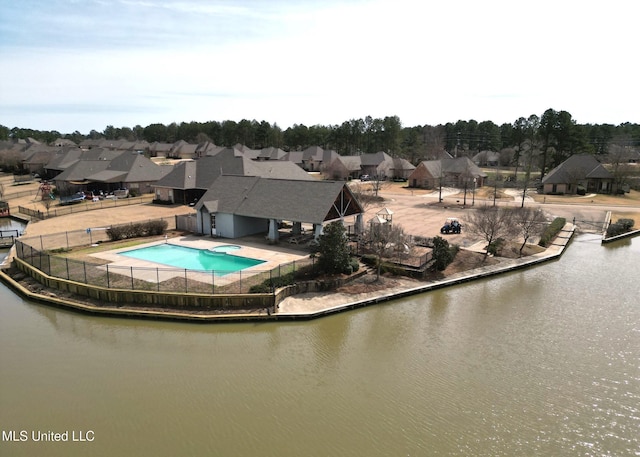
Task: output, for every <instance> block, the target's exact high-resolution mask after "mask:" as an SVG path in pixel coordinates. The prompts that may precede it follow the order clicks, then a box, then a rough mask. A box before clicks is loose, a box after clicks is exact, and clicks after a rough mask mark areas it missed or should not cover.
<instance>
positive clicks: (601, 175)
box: [542, 154, 614, 194]
mask: <svg viewBox="0 0 640 457" xmlns="http://www.w3.org/2000/svg"><path fill="white" fill-rule="evenodd" d="M613 181H614V179H613V175H612V174H611V172H610V171H609V170H607V169H606V168H605V167H604V166H602V164H601V163H600V162H598V160H597V159H596V158H595V157H594V156H592V155H589V154H575V155H572V156H571V157H569V158H568V159H567V160H565V161H564V162H562V163H561V164H560V165H558V166H557V167H556V168H554V169H553V170H551V171H550V172H549V173H548V174H547V175H546V176H545V177H544V178H543V179H542V192H543V193H545V194H576V193H578V191H579V190H580V189H582V190H584V191H585V192H595V193H611V192H612V191H614V189H613Z"/></svg>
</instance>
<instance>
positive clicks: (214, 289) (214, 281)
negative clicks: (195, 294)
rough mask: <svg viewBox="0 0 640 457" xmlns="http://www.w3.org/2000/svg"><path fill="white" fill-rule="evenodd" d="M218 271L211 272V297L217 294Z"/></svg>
mask: <svg viewBox="0 0 640 457" xmlns="http://www.w3.org/2000/svg"><path fill="white" fill-rule="evenodd" d="M215 286H216V270H211V295H215V293H216V287H215Z"/></svg>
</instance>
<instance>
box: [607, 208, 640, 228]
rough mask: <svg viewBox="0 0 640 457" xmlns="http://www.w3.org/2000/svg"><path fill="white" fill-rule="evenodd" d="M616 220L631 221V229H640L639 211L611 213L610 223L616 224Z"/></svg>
mask: <svg viewBox="0 0 640 457" xmlns="http://www.w3.org/2000/svg"><path fill="white" fill-rule="evenodd" d="M618 219H633V221H634V222H635V223H634V225H633V228H634V229H638V228H640V211H612V212H611V222H617V221H618Z"/></svg>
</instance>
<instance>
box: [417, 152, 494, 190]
mask: <svg viewBox="0 0 640 457" xmlns="http://www.w3.org/2000/svg"><path fill="white" fill-rule="evenodd" d="M486 177H487V174H486V173H484V172H483V171H482V170H480V168H478V166H477V165H476V164H474V163H473V162H472V161H471V159H469V158H468V157H456V158H455V159H441V160H424V161H422V162H420V163H419V164H418V166H417V167H416V168H415V170H413V172H412V173H411V174H410V175H409V178H408V182H409V187H421V188H424V189H435V188H436V187H440V185H442V186H446V187H459V188H462V187H465V186H474V183H475V187H482V186H484V180H485V179H486Z"/></svg>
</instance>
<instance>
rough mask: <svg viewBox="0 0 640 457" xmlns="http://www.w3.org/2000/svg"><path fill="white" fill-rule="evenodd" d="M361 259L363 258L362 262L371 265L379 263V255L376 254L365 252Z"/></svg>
mask: <svg viewBox="0 0 640 457" xmlns="http://www.w3.org/2000/svg"><path fill="white" fill-rule="evenodd" d="M360 260H362V263H364V264H365V265H369V266H375V265H377V264H378V257H377V256H376V255H374V254H364V255H363V256H362V257H361V258H360Z"/></svg>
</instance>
